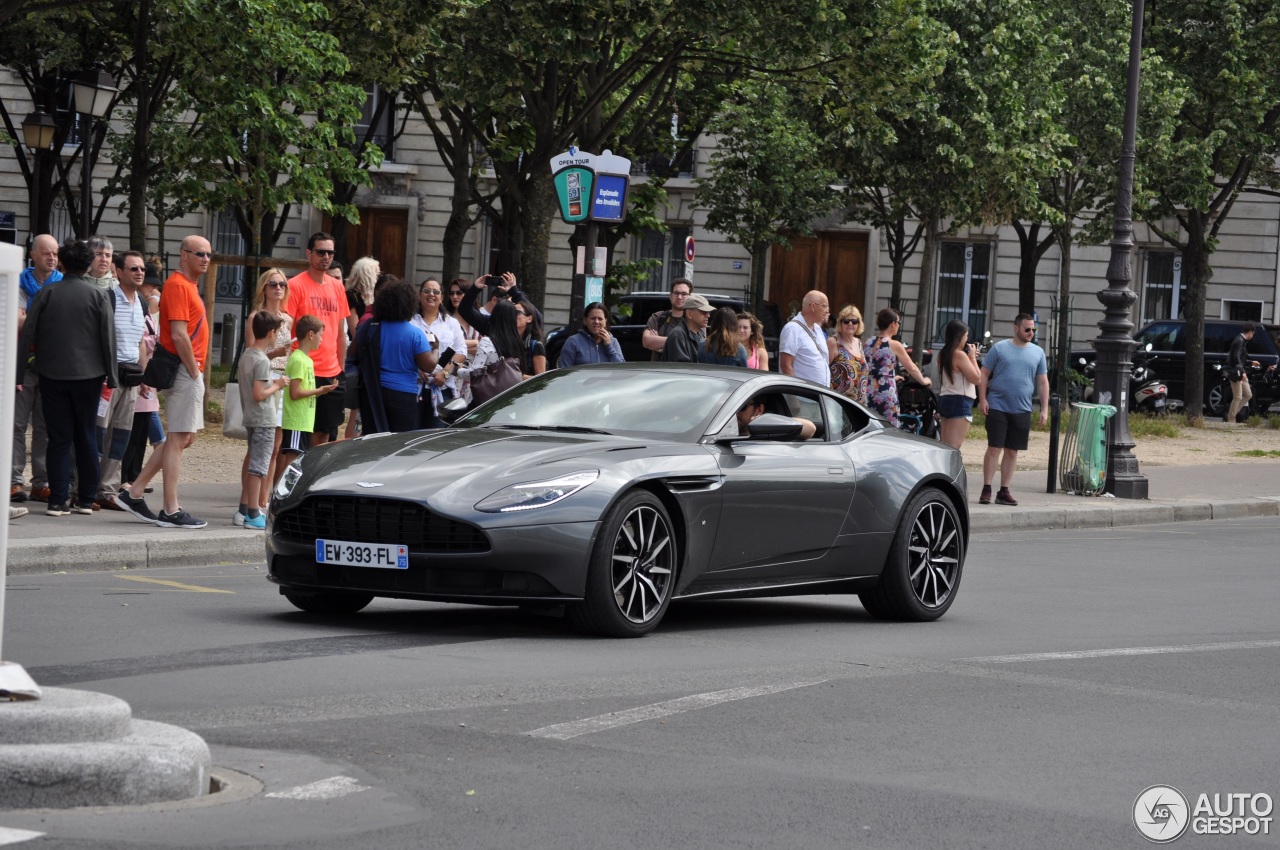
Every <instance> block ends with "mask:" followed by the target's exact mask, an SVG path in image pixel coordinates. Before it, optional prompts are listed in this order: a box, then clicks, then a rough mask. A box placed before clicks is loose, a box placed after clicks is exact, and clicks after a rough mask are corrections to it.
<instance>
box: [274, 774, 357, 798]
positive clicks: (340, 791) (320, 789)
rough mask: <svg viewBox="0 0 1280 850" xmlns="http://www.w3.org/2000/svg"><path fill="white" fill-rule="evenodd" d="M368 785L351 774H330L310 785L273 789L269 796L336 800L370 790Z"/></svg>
mask: <svg viewBox="0 0 1280 850" xmlns="http://www.w3.org/2000/svg"><path fill="white" fill-rule="evenodd" d="M368 790H369V786H368V785H361V784H360V783H359V782H356V781H355V780H354V779H352V778H351V777H350V776H330V777H329V778H328V779H321V780H320V781H318V782H312V783H311V784H309V785H299V786H298V787H296V788H290V789H288V790H287V791H272V792H271V793H270V794H267V795H266V796H268V797H274V798H275V799H277V800H336V799H338V798H339V797H345V796H347V795H348V794H355V793H356V792H357V791H368Z"/></svg>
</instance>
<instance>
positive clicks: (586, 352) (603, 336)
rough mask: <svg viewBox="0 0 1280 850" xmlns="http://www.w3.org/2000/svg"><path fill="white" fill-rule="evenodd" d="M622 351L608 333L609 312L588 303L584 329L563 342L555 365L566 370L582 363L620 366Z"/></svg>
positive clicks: (584, 314) (598, 305) (583, 322)
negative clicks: (615, 364) (617, 364)
mask: <svg viewBox="0 0 1280 850" xmlns="http://www.w3.org/2000/svg"><path fill="white" fill-rule="evenodd" d="M622 359H623V358H622V348H621V347H620V346H619V345H618V341H617V340H616V339H614V338H613V334H611V333H609V311H608V310H606V309H605V306H604V305H603V304H601V303H600V302H599V301H596V302H594V303H591V304H588V305H587V309H586V310H584V311H583V314H582V328H581V329H579V331H578V332H577V333H576V334H574V335H573V336H571V337H569V338H568V339H566V340H565V341H564V348H562V349H560V359H559V360H557V361H556V366H558V367H559V368H561V369H567V368H568V367H570V366H580V365H582V364H583V363H621V362H622Z"/></svg>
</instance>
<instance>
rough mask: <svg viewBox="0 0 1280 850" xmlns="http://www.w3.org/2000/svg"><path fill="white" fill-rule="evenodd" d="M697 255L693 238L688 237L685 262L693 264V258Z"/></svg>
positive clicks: (685, 241) (685, 240) (686, 239)
mask: <svg viewBox="0 0 1280 850" xmlns="http://www.w3.org/2000/svg"><path fill="white" fill-rule="evenodd" d="M695 253H696V247H695V246H694V244H693V237H692V236H686V237H685V239H684V261H685V262H686V263H692V262H693V256H694V254H695Z"/></svg>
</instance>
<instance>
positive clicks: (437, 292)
mask: <svg viewBox="0 0 1280 850" xmlns="http://www.w3.org/2000/svg"><path fill="white" fill-rule="evenodd" d="M422 294H423V295H434V296H435V297H436V298H439V297H440V290H438V289H424V290H422Z"/></svg>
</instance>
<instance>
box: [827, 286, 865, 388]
mask: <svg viewBox="0 0 1280 850" xmlns="http://www.w3.org/2000/svg"><path fill="white" fill-rule="evenodd" d="M861 332H862V312H861V311H859V310H858V308H857V307H854V306H852V305H849V306H847V307H845V308H844V309H843V310H841V311H840V316H839V319H838V320H837V322H836V332H835V334H833V335H832V336H829V337H827V350H828V352H829V355H830V360H831V389H833V390H835V391H836V392H838V393H842V394H843V395H846V396H848V397H849V398H851V399H853V400H854V401H857V402H862V403H863V404H865V403H866V398H867V389H866V383H865V381H866V369H867V360H866V357H865V356H864V355H863V353H862V340H860V339H859V338H858V334H859V333H861Z"/></svg>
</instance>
